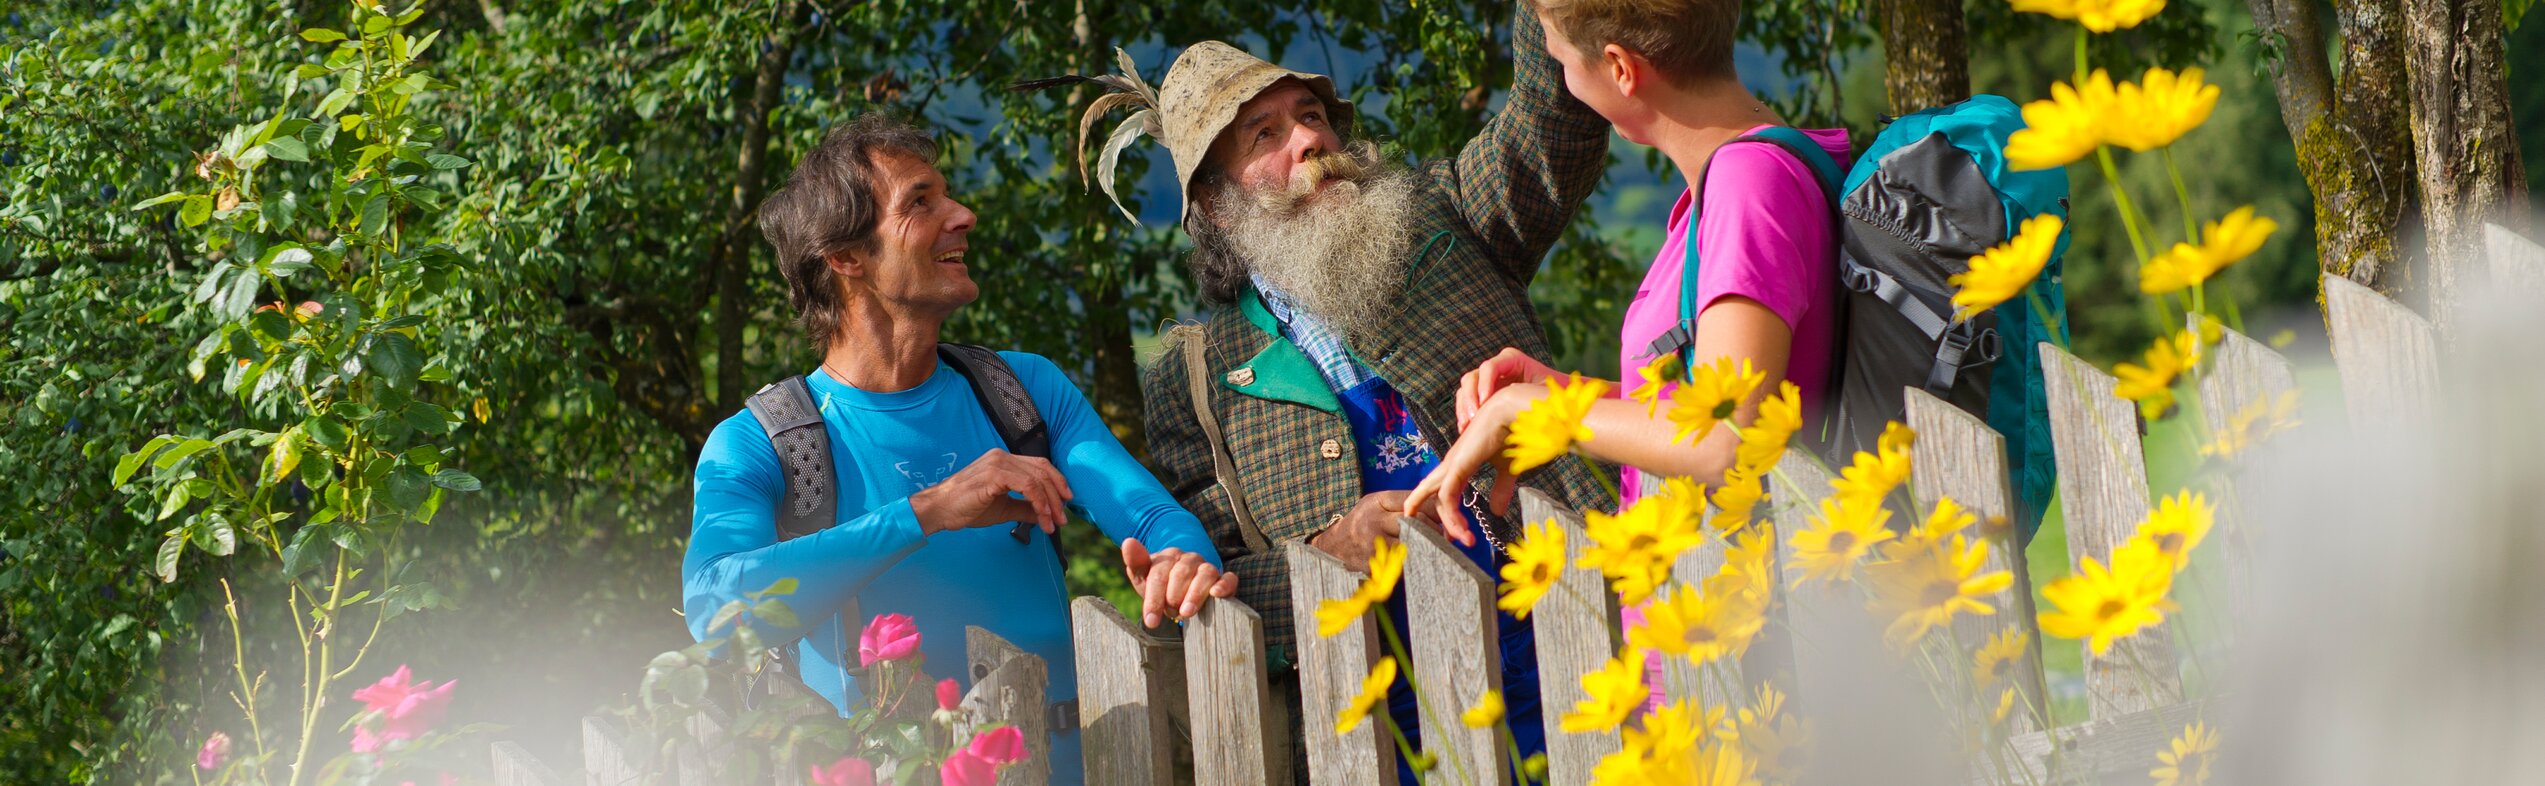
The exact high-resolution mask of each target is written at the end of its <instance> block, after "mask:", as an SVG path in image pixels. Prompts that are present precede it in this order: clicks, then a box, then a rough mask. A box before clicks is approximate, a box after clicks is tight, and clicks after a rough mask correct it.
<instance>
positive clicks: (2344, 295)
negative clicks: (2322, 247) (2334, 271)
mask: <svg viewBox="0 0 2545 786" xmlns="http://www.w3.org/2000/svg"><path fill="white" fill-rule="evenodd" d="M2323 281H2324V315H2325V317H2326V319H2327V321H2328V322H2329V324H2330V325H2331V331H2332V338H2333V364H2334V365H2335V366H2336V367H2338V368H2339V369H2340V371H2341V376H2342V400H2343V402H2344V404H2345V405H2346V408H2347V409H2348V410H2349V411H2350V415H2351V422H2353V423H2357V424H2362V425H2366V424H2370V423H2377V422H2381V421H2390V420H2393V419H2396V418H2405V419H2408V420H2413V421H2418V420H2421V419H2422V418H2424V417H2426V416H2427V415H2428V414H2429V413H2430V407H2431V404H2432V402H2434V401H2436V400H2437V397H2438V390H2437V384H2438V383H2437V380H2438V377H2439V347H2438V342H2437V339H2436V338H2435V336H2436V333H2435V332H2434V330H2433V328H2432V327H2431V325H2430V320H2428V319H2424V318H2422V316H2421V315H2419V314H2415V313H2413V312H2412V310H2411V309H2407V308H2404V307H2403V305H2402V304H2399V303H2396V302H2395V301H2392V300H2388V299H2386V296H2384V295H2380V294H2377V292H2376V291H2375V290H2371V289H2369V288H2367V287H2363V286H2360V285H2358V284H2356V283H2352V282H2351V280H2350V279H2347V278H2343V277H2341V276H2336V275H2330V274H2327V275H2325V276H2324V278H2323Z"/></svg>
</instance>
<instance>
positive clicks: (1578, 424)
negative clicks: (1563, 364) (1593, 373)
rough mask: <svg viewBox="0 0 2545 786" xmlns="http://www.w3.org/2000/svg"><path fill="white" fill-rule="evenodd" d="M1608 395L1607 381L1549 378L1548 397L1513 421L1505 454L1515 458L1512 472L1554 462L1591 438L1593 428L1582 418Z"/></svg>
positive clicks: (1577, 376)
mask: <svg viewBox="0 0 2545 786" xmlns="http://www.w3.org/2000/svg"><path fill="white" fill-rule="evenodd" d="M1605 395H1608V382H1607V381H1606V380H1598V379H1585V378H1583V377H1582V375H1580V374H1574V375H1572V377H1571V381H1570V382H1566V381H1564V380H1548V381H1547V389H1546V397H1545V398H1541V399H1538V400H1536V401H1532V402H1529V408H1528V409H1525V410H1521V412H1520V415H1519V416H1518V417H1516V418H1513V419H1512V421H1511V442H1510V446H1509V447H1506V448H1504V449H1503V452H1502V455H1503V456H1504V457H1505V458H1508V459H1510V460H1511V471H1512V472H1514V473H1520V472H1527V471H1529V470H1532V469H1537V468H1538V467H1540V466H1543V465H1545V464H1546V463H1547V462H1549V461H1554V460H1556V459H1557V458H1558V457H1561V456H1563V455H1564V454H1565V452H1566V451H1570V450H1572V449H1573V443H1575V442H1579V441H1582V440H1586V439H1590V438H1591V430H1590V427H1588V426H1584V425H1582V418H1583V417H1584V416H1586V415H1589V414H1590V413H1591V403H1592V402H1595V401H1598V400H1599V399H1600V397H1602V396H1605Z"/></svg>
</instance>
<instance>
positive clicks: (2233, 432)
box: [1717, 390, 2298, 495]
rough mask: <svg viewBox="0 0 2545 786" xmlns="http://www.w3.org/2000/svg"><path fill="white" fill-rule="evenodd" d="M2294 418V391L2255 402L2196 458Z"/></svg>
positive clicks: (2257, 437) (2259, 437) (2255, 441)
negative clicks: (2268, 399)
mask: <svg viewBox="0 0 2545 786" xmlns="http://www.w3.org/2000/svg"><path fill="white" fill-rule="evenodd" d="M2297 415H2298V392H2297V391H2294V390H2288V391H2282V392H2281V393H2280V395H2279V396H2278V397H2277V398H2274V399H2272V400H2270V401H2263V400H2260V399H2256V400H2254V402H2253V403H2250V404H2246V405H2244V407H2242V408H2240V409H2237V410H2236V414H2234V415H2231V416H2228V418H2227V427H2226V428H2224V429H2220V430H2219V432H2218V435H2217V438H2215V439H2212V440H2210V441H2209V444H2206V445H2202V446H2200V454H2201V455H2203V456H2214V457H2217V458H2220V459H2224V460H2228V461H2233V460H2235V458H2236V457H2237V456H2241V455H2244V452H2245V451H2247V450H2251V449H2253V446H2255V445H2259V444H2262V442H2263V441H2264V440H2267V439H2270V438H2271V436H2272V435H2275V434H2278V433H2280V432H2282V431H2286V430H2288V429H2290V428H2291V427H2294V426H2296V425H2298V419H2297ZM1720 493H1721V492H1717V494H1718V495H1720Z"/></svg>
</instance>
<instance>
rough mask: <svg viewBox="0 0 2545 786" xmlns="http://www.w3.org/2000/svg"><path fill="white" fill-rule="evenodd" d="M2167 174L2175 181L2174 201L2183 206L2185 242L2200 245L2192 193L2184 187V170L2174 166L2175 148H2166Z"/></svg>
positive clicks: (2169, 146) (2168, 146) (2198, 225)
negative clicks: (2194, 218) (2193, 212)
mask: <svg viewBox="0 0 2545 786" xmlns="http://www.w3.org/2000/svg"><path fill="white" fill-rule="evenodd" d="M2165 174H2166V175H2168V176H2171V177H2172V178H2173V179H2174V201H2176V202H2179V203H2182V206H2183V242H2185V243H2191V244H2194V245H2198V244H2199V243H2200V222H2198V221H2195V220H2193V219H2192V192H2191V189H2189V188H2185V187H2184V186H2183V170H2182V169H2180V168H2177V167H2175V166H2174V146H2172V145H2166V146H2165Z"/></svg>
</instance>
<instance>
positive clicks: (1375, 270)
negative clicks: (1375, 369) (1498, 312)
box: [1221, 151, 1417, 339]
mask: <svg viewBox="0 0 2545 786" xmlns="http://www.w3.org/2000/svg"><path fill="white" fill-rule="evenodd" d="M1354 152H1355V153H1357V154H1360V155H1368V156H1369V158H1367V159H1363V161H1362V162H1361V163H1363V164H1364V166H1365V167H1367V168H1366V169H1365V170H1364V172H1363V173H1362V174H1361V175H1360V176H1359V177H1357V178H1354V179H1346V180H1339V181H1337V182H1335V183H1334V184H1333V185H1331V186H1329V187H1328V188H1327V189H1326V191H1325V193H1323V194H1319V195H1317V196H1316V198H1315V199H1313V200H1311V201H1307V202H1304V203H1303V202H1300V201H1299V200H1298V198H1297V197H1295V196H1294V194H1297V193H1301V192H1304V191H1305V189H1301V188H1285V189H1280V190H1279V192H1277V193H1264V192H1262V191H1261V190H1257V191H1251V192H1244V193H1234V194H1231V195H1230V198H1228V199H1226V200H1224V201H1223V203H1222V204H1223V210H1222V211H1221V213H1222V215H1226V216H1228V217H1229V220H1228V222H1227V224H1226V226H1227V237H1228V244H1229V247H1230V248H1232V249H1233V250H1235V251H1236V253H1237V255H1238V256H1239V257H1240V258H1241V259H1242V260H1243V261H1244V262H1245V264H1246V270H1247V272H1248V273H1251V274H1253V276H1254V277H1255V278H1256V280H1258V281H1260V282H1261V283H1262V284H1263V286H1265V287H1266V288H1269V289H1272V290H1275V291H1278V292H1280V293H1281V294H1282V295H1283V296H1285V297H1287V298H1288V299H1289V300H1290V301H1291V302H1292V303H1293V304H1295V305H1297V306H1298V308H1300V309H1301V310H1304V311H1306V312H1308V313H1309V314H1312V315H1314V316H1315V317H1316V319H1317V320H1318V321H1319V322H1321V323H1324V324H1325V326H1326V327H1328V328H1330V329H1333V330H1336V331H1339V332H1341V333H1342V334H1343V335H1344V336H1345V337H1347V338H1355V339H1361V338H1368V337H1370V336H1372V335H1375V334H1376V333H1377V331H1378V329H1379V328H1380V326H1382V325H1384V324H1385V323H1386V322H1387V321H1388V320H1389V319H1391V318H1393V317H1395V316H1396V315H1397V314H1398V313H1400V311H1401V309H1399V308H1396V307H1395V304H1394V299H1395V295H1396V292H1397V288H1398V285H1399V284H1401V283H1402V282H1403V280H1404V273H1405V268H1406V266H1407V265H1408V264H1409V263H1410V262H1411V261H1412V260H1409V259H1407V258H1406V251H1407V249H1408V248H1410V247H1411V246H1412V245H1413V242H1412V241H1413V238H1412V237H1411V236H1410V235H1409V234H1408V233H1407V232H1406V227H1407V226H1409V225H1410V220H1411V218H1412V216H1413V210H1414V204H1415V203H1414V198H1415V196H1416V194H1417V189H1416V180H1415V177H1414V173H1413V171H1412V170H1411V169H1409V168H1407V167H1404V166H1402V165H1399V164H1395V163H1394V162H1386V161H1382V160H1379V159H1377V157H1376V156H1375V155H1374V154H1373V153H1374V151H1368V152H1364V151H1354ZM1356 157H1358V156H1356Z"/></svg>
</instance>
